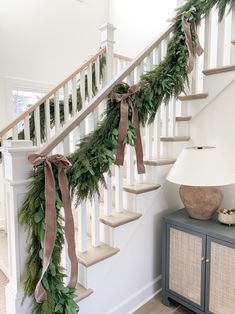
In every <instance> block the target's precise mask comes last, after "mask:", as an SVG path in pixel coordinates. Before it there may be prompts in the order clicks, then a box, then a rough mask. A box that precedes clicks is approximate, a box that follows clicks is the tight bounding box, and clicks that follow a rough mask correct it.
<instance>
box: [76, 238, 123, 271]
mask: <svg viewBox="0 0 235 314" xmlns="http://www.w3.org/2000/svg"><path fill="white" fill-rule="evenodd" d="M119 251H120V250H119V249H118V248H113V247H111V246H109V245H107V244H105V243H103V242H101V243H100V246H98V247H93V246H92V245H91V239H88V243H87V251H86V252H84V253H82V252H78V262H79V263H81V264H82V265H84V266H86V267H89V266H92V265H94V264H96V263H99V262H101V261H103V260H104V259H106V258H109V257H111V256H113V255H115V254H117V253H118V252H119Z"/></svg>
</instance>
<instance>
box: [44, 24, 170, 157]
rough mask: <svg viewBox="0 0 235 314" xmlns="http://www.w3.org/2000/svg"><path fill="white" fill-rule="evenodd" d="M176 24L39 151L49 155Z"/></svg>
mask: <svg viewBox="0 0 235 314" xmlns="http://www.w3.org/2000/svg"><path fill="white" fill-rule="evenodd" d="M173 29H174V26H173V25H171V26H170V27H169V28H168V29H167V30H166V31H165V32H163V33H162V34H161V35H160V37H159V38H158V39H157V40H155V41H154V42H152V43H151V44H150V45H149V46H148V47H147V48H146V49H145V50H143V51H142V52H141V53H140V54H139V55H138V56H137V57H136V58H135V59H134V60H133V61H132V62H131V64H130V65H129V66H128V67H127V68H126V69H124V70H123V72H121V73H120V74H118V75H117V76H116V77H115V78H114V79H113V80H112V81H111V82H110V83H109V84H108V85H107V86H106V87H104V88H103V89H102V90H101V91H100V92H99V93H98V94H97V95H96V96H95V97H94V98H93V99H92V100H91V101H90V102H89V103H88V105H87V107H85V108H84V109H82V110H81V111H79V112H78V113H77V114H76V115H75V116H74V117H73V119H72V120H70V122H69V123H68V124H67V125H65V126H64V127H63V128H62V129H61V130H60V131H59V132H58V133H57V134H56V135H54V136H53V137H52V138H51V139H50V140H49V141H48V142H47V143H46V144H45V145H44V146H43V147H42V148H41V149H40V151H39V153H40V154H42V155H48V154H49V153H50V152H51V151H52V150H53V149H54V148H55V147H56V146H57V145H58V144H59V143H61V142H62V141H63V139H64V138H65V137H66V136H67V135H68V134H69V133H70V132H71V131H73V130H74V129H75V128H76V127H77V126H78V125H79V124H80V123H81V122H82V121H83V120H84V119H85V118H86V117H87V116H88V115H89V114H90V113H91V112H92V111H93V110H94V109H96V107H98V105H99V104H100V103H101V101H103V100H104V99H105V98H106V97H107V96H108V95H109V94H110V92H111V91H112V90H113V88H114V87H115V86H116V85H117V84H119V83H121V82H122V81H123V80H124V79H125V78H126V77H127V76H128V75H129V74H130V73H131V72H132V71H133V70H134V69H135V68H136V66H138V65H139V64H140V63H141V62H142V61H143V60H144V59H145V58H146V57H147V56H148V55H149V54H150V53H151V52H152V50H153V49H154V48H155V47H156V46H158V45H159V44H160V43H161V42H162V41H163V40H164V39H165V38H167V36H168V35H169V34H170V33H171V32H172V31H173Z"/></svg>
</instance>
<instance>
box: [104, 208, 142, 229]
mask: <svg viewBox="0 0 235 314" xmlns="http://www.w3.org/2000/svg"><path fill="white" fill-rule="evenodd" d="M141 216H142V215H141V214H139V213H135V212H131V211H128V210H124V211H123V212H122V213H117V212H114V211H113V212H112V213H111V215H110V216H105V215H104V214H103V213H102V212H101V215H100V221H101V222H102V223H103V224H105V225H108V226H110V227H113V228H116V227H119V226H122V225H124V224H127V223H129V222H131V221H134V220H137V219H139V218H140V217H141Z"/></svg>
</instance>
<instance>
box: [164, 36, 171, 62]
mask: <svg viewBox="0 0 235 314" xmlns="http://www.w3.org/2000/svg"><path fill="white" fill-rule="evenodd" d="M169 41H170V35H168V36H167V38H166V39H164V40H163V41H162V50H163V51H162V54H163V58H164V57H165V56H166V54H167V48H168V44H169Z"/></svg>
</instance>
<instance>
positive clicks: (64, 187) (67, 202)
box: [58, 168, 78, 288]
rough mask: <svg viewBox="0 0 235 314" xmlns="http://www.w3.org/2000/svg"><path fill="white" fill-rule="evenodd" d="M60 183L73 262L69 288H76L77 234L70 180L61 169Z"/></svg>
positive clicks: (69, 250)
mask: <svg viewBox="0 0 235 314" xmlns="http://www.w3.org/2000/svg"><path fill="white" fill-rule="evenodd" d="M58 181H59V186H60V191H61V194H62V201H63V204H64V213H65V227H64V228H65V237H66V240H67V245H68V256H69V259H70V262H71V273H70V281H69V284H68V287H69V288H75V287H76V285H77V279H78V260H77V256H76V249H75V232H74V220H73V214H72V210H71V199H70V194H69V188H68V179H67V176H66V174H65V172H64V168H59V175H58Z"/></svg>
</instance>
